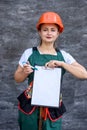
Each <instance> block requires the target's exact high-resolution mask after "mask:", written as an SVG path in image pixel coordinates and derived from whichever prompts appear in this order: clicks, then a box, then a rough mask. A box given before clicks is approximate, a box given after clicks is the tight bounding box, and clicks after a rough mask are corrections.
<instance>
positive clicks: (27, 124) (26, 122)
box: [18, 109, 62, 130]
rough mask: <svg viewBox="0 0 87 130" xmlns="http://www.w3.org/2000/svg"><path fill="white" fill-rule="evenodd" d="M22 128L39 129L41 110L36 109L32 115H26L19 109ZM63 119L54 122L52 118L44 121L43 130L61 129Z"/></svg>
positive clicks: (19, 120) (26, 129)
mask: <svg viewBox="0 0 87 130" xmlns="http://www.w3.org/2000/svg"><path fill="white" fill-rule="evenodd" d="M18 122H19V126H20V130H38V129H39V125H38V124H39V123H38V122H39V110H38V109H36V110H35V111H34V112H33V113H32V114H31V115H26V114H24V113H22V112H21V111H19V118H18ZM61 125H62V119H61V118H60V119H59V120H57V121H55V122H52V121H51V120H50V119H48V118H47V119H46V120H45V121H44V120H43V121H42V130H61Z"/></svg>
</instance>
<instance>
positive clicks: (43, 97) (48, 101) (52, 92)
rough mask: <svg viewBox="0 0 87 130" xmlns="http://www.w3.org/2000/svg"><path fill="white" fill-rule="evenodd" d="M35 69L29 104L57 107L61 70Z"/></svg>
mask: <svg viewBox="0 0 87 130" xmlns="http://www.w3.org/2000/svg"><path fill="white" fill-rule="evenodd" d="M35 67H36V68H38V70H35V72H34V82H33V91H32V100H31V104H32V105H37V106H49V107H59V98H60V87H61V68H54V69H51V68H47V69H46V68H45V67H42V66H35Z"/></svg>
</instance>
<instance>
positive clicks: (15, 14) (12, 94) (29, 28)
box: [0, 0, 87, 130]
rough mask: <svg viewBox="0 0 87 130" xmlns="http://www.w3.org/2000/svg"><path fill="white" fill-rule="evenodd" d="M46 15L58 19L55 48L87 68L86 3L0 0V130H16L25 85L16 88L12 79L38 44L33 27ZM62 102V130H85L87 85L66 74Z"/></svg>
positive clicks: (83, 81) (49, 0)
mask: <svg viewBox="0 0 87 130" xmlns="http://www.w3.org/2000/svg"><path fill="white" fill-rule="evenodd" d="M45 11H55V12H58V13H59V14H60V15H61V17H62V20H63V23H64V26H65V30H64V32H63V34H61V36H60V37H59V39H58V45H59V46H60V48H62V49H64V50H65V51H67V52H69V53H71V54H72V55H73V56H74V57H75V59H76V60H77V61H78V62H79V63H81V64H82V65H84V66H85V67H86V68H87V0H0V61H1V62H0V130H19V128H18V123H17V118H18V112H17V103H18V102H17V96H18V95H19V94H20V92H21V91H23V90H24V89H25V88H26V86H27V82H24V83H21V84H17V83H16V82H15V81H14V78H13V75H14V72H15V69H16V67H17V64H18V61H19V59H20V56H21V54H22V53H23V51H24V50H25V49H26V48H29V47H32V46H36V45H37V44H38V42H39V37H38V34H37V31H36V28H35V26H36V22H37V20H38V18H39V16H40V14H41V13H43V12H45ZM63 100H64V103H65V105H66V108H67V112H66V113H65V114H64V116H63V125H62V130H79V129H80V130H87V81H86V80H79V79H77V78H75V77H73V76H72V75H71V74H69V73H66V74H65V76H64V81H63Z"/></svg>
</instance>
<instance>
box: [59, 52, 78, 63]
mask: <svg viewBox="0 0 87 130" xmlns="http://www.w3.org/2000/svg"><path fill="white" fill-rule="evenodd" d="M61 53H62V55H63V57H64V60H65V62H66V63H67V64H72V63H74V62H75V61H76V60H75V59H74V58H73V56H71V55H70V54H69V53H67V52H65V51H63V50H61Z"/></svg>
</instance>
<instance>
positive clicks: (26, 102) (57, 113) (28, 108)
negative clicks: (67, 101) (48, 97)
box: [17, 90, 66, 121]
mask: <svg viewBox="0 0 87 130" xmlns="http://www.w3.org/2000/svg"><path fill="white" fill-rule="evenodd" d="M17 99H18V101H19V104H18V109H19V110H20V111H22V112H23V113H25V114H32V112H33V111H34V110H35V109H37V108H38V107H36V106H32V105H31V98H29V97H28V96H27V95H26V90H25V91H24V92H23V93H22V94H20V95H19V96H18V97H17ZM65 112H66V108H65V106H64V104H63V102H61V103H60V106H59V108H54V107H43V112H42V118H43V119H44V120H46V118H49V119H50V120H52V121H56V120H57V119H58V118H60V117H61V116H62V115H63V113H65Z"/></svg>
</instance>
